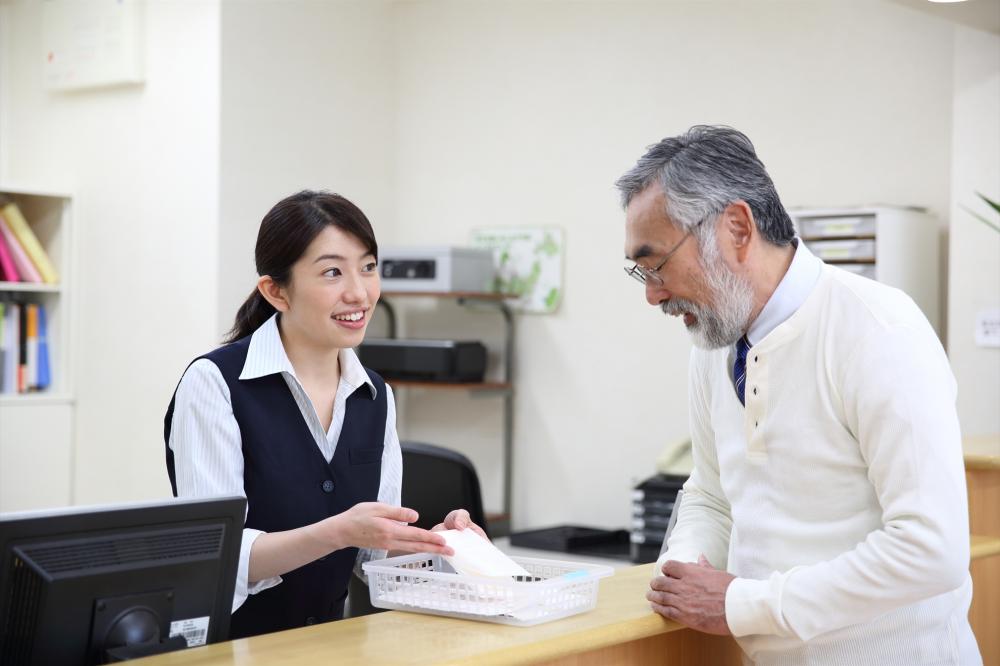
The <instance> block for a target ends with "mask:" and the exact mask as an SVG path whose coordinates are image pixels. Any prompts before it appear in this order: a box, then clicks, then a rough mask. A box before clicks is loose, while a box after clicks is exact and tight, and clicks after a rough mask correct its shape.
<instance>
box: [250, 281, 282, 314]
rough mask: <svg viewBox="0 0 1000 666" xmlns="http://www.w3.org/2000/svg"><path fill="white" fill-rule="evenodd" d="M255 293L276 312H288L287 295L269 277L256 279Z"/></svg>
mask: <svg viewBox="0 0 1000 666" xmlns="http://www.w3.org/2000/svg"><path fill="white" fill-rule="evenodd" d="M257 291H259V292H260V295H261V296H263V297H264V300H266V301H267V302H268V303H270V304H271V307H273V308H274V309H275V310H277V311H278V312H287V311H288V307H289V306H288V294H287V292H286V290H285V288H284V287H282V286H281V285H279V284H278V283H277V282H275V281H274V280H272V279H271V276H270V275H262V276H260V277H259V278H258V279H257Z"/></svg>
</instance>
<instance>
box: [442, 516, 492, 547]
mask: <svg viewBox="0 0 1000 666" xmlns="http://www.w3.org/2000/svg"><path fill="white" fill-rule="evenodd" d="M465 528H469V529H471V530H472V531H474V532H475V533H476V534H478V535H479V536H481V537H483V538H484V539H486V540H489V537H488V536H486V532H484V531H483V528H481V527H480V526H479V525H476V524H475V523H474V522H472V516H470V515H469V512H468V511H466V510H465V509H455V510H454V511H452V512H451V513H449V514H448V515H447V516H445V517H444V522H443V523H438V524H437V525H435V526H434V527H432V528H431V532H440V531H441V530H464V529H465Z"/></svg>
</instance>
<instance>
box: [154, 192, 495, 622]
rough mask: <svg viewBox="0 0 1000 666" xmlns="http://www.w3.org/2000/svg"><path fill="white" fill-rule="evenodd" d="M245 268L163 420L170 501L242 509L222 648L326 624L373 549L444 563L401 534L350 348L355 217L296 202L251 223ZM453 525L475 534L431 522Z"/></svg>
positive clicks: (421, 538)
mask: <svg viewBox="0 0 1000 666" xmlns="http://www.w3.org/2000/svg"><path fill="white" fill-rule="evenodd" d="M255 258H256V263H257V273H258V275H259V276H260V277H259V279H258V280H257V288H256V289H255V290H254V292H253V293H252V294H251V295H250V297H249V298H248V299H247V301H246V302H245V303H244V304H243V306H242V307H241V308H240V310H239V312H238V313H237V315H236V323H235V325H234V326H233V329H232V330H231V331H230V333H229V335H228V338H227V340H226V342H227V343H228V344H226V345H225V346H223V347H220V348H219V349H216V350H215V351H213V352H210V353H208V354H206V355H204V356H202V357H200V358H198V359H196V360H195V361H194V362H193V363H192V364H191V365H190V366H189V367H188V369H187V371H186V372H185V373H184V376H183V377H182V378H181V381H180V384H179V385H178V386H177V390H176V392H175V394H174V398H173V400H172V401H171V403H170V408H169V409H168V410H167V415H166V419H165V439H166V443H167V469H168V472H169V474H170V482H171V485H172V486H173V489H174V494H175V495H177V496H207V495H232V494H242V495H245V496H246V498H247V517H246V527H245V529H244V531H243V542H242V547H241V549H240V562H239V573H238V576H237V581H236V593H235V596H234V600H233V609H234V612H233V617H232V623H231V629H230V635H231V637H232V638H240V637H243V636H251V635H255V634H261V633H266V632H270V631H278V630H281V629H289V628H292V627H298V626H302V625H306V624H314V623H316V622H325V621H328V620H336V619H340V618H341V617H343V612H344V600H345V598H346V596H347V584H348V581H349V579H350V576H351V575H352V570H354V571H357V572H359V573H360V563H361V562H362V561H364V560H366V559H371V558H372V557H381V556H383V555H384V553H383V552H378V551H387V550H400V551H408V552H414V551H417V552H427V553H440V554H445V555H450V554H452V551H451V550H450V549H449V548H447V547H446V545H445V542H444V539H443V538H442V537H441V536H440V535H438V534H435V533H434V532H433V531H426V530H422V529H418V528H416V527H408V526H407V525H406V523H410V522H413V521H415V520H416V519H417V513H416V512H415V511H413V510H411V509H406V508H403V507H400V506H399V504H400V487H401V481H402V458H401V454H400V448H399V440H398V437H397V435H396V417H395V404H394V402H393V397H392V390H391V389H390V388H389V386H388V385H387V384H385V382H383V380H382V379H381V377H379V376H378V375H377V374H375V373H374V372H372V371H370V370H367V369H366V368H364V367H363V366H362V365H361V363H360V361H359V360H358V357H357V355H356V354H355V353H354V351H353V350H352V348H353V347H356V346H357V345H358V344H360V343H361V341H362V339H363V338H364V334H365V328H366V327H367V325H368V322H369V321H370V319H371V317H372V314H373V313H374V308H375V303H376V302H377V301H378V298H379V295H380V293H381V292H380V283H379V274H378V268H377V266H378V247H377V245H376V243H375V235H374V233H373V231H372V228H371V224H370V223H369V222H368V219H367V218H366V217H365V215H364V213H362V212H361V210H359V209H358V208H357V207H356V206H355V205H354V204H352V203H351V202H350V201H348V200H347V199H345V198H343V197H341V196H339V195H336V194H330V193H325V192H310V191H304V192H300V193H298V194H295V195H292V196H290V197H288V198H286V199H284V200H282V201H280V202H279V203H278V204H276V205H275V206H274V208H272V209H271V211H270V212H268V214H267V215H266V216H265V217H264V220H263V221H262V222H261V225H260V231H259V233H258V236H257V246H256V250H255ZM464 527H472V528H473V529H476V530H477V531H480V532H481V530H479V529H478V527H477V526H475V525H474V524H473V523H472V521H471V520H470V518H469V514H468V513H467V512H466V511H464V510H456V511H452V512H451V513H450V514H449V515H448V517H447V518H446V519H445V522H444V523H443V525H439V526H438V528H448V529H453V528H455V529H461V528H464ZM435 529H437V528H435ZM359 549H360V550H359ZM373 551H375V554H374V555H373Z"/></svg>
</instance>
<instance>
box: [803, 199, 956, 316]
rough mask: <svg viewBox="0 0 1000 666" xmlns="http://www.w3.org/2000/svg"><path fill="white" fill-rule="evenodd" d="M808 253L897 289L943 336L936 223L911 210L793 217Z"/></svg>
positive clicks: (881, 209)
mask: <svg viewBox="0 0 1000 666" xmlns="http://www.w3.org/2000/svg"><path fill="white" fill-rule="evenodd" d="M789 215H791V217H792V221H793V222H795V226H796V228H797V229H798V233H799V236H800V237H801V238H802V240H803V241H804V242H805V244H806V247H808V248H809V250H810V251H811V252H812V253H813V254H815V255H816V256H818V257H819V258H820V259H822V260H823V261H825V262H826V263H828V264H836V265H838V266H840V267H841V268H844V269H846V270H849V271H852V272H855V273H859V274H861V275H864V276H865V277H868V278H871V279H873V280H878V281H879V282H883V283H885V284H888V285H891V286H893V287H897V288H899V289H901V290H903V291H904V292H906V293H907V294H909V296H910V298H912V299H913V300H914V301H915V302H916V304H917V305H918V306H920V309H921V310H923V312H924V314H925V315H926V316H927V319H928V320H929V321H930V322H931V325H932V326H934V330H936V331H937V332H938V334H939V335H940V334H941V331H942V327H941V321H940V317H941V312H940V309H941V306H940V296H939V292H940V284H939V280H940V271H939V268H938V266H939V257H940V255H939V237H940V230H939V228H938V224H937V221H936V220H935V219H934V218H933V217H932V216H931V215H928V214H927V213H925V212H923V211H920V210H914V209H909V208H892V207H888V206H884V207H883V206H877V207H871V208H826V209H811V210H794V211H789Z"/></svg>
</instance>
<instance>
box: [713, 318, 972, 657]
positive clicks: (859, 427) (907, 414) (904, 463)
mask: <svg viewBox="0 0 1000 666" xmlns="http://www.w3.org/2000/svg"><path fill="white" fill-rule="evenodd" d="M852 344H853V343H852ZM837 353H838V354H839V357H840V358H842V359H844V362H843V363H842V364H841V365H840V366H839V367H836V368H834V369H833V370H832V374H831V379H832V381H833V384H834V386H835V390H837V391H839V400H840V402H841V404H842V408H843V414H844V420H845V423H844V426H845V427H847V428H848V429H849V430H850V432H851V433H852V434H853V435H854V437H855V438H856V439H857V441H858V445H859V447H860V451H861V455H862V457H863V458H864V460H865V462H866V463H867V466H868V479H869V481H870V482H871V484H872V487H873V489H874V491H875V494H876V496H877V498H878V502H879V506H880V507H881V522H882V525H881V527H880V528H879V529H876V530H874V531H872V532H871V533H869V534H868V535H867V536H866V538H865V539H864V540H863V541H861V542H860V543H858V544H857V545H856V546H855V547H854V548H853V549H851V550H848V551H846V552H844V553H842V554H840V555H838V556H836V557H834V558H833V559H830V560H828V561H823V562H818V563H815V564H810V565H808V566H800V567H794V568H792V569H791V570H788V571H783V572H774V573H773V574H771V576H770V577H769V578H768V579H766V580H749V579H742V578H738V579H736V580H734V581H733V583H732V584H731V585H730V586H729V589H728V591H727V594H726V619H727V622H728V624H729V627H730V629H731V630H732V632H733V634H734V635H736V636H745V635H749V634H777V635H779V636H788V637H796V638H798V639H800V640H803V641H807V640H809V639H810V638H812V637H814V636H817V635H819V634H822V633H825V632H828V631H832V630H835V629H839V628H842V627H846V626H848V625H852V624H857V623H863V622H867V621H869V620H872V619H874V618H876V617H878V616H879V615H882V614H884V613H887V612H889V611H891V610H894V609H896V608H899V607H902V606H905V605H909V604H912V603H915V602H918V601H920V600H923V599H926V598H929V597H932V596H936V595H939V594H942V593H945V592H948V591H950V590H953V589H955V588H958V587H960V586H961V585H962V584H964V582H965V581H966V579H967V577H968V566H969V524H968V507H967V503H966V489H965V476H964V468H963V464H962V449H961V437H960V432H959V426H958V416H957V413H956V410H955V393H956V390H955V379H954V377H953V375H952V373H951V369H950V368H949V366H948V361H947V358H946V357H945V354H944V350H943V349H942V348H941V345H940V343H939V342H938V340H937V338H936V336H935V335H934V333H933V331H932V330H931V329H930V326H927V325H923V326H920V325H917V324H914V325H909V326H902V325H895V326H884V327H883V329H882V330H881V331H880V333H879V334H877V335H869V336H868V337H867V339H865V340H863V341H861V342H860V344H857V345H855V347H854V349H847V348H846V345H843V344H842V345H840V349H839V350H838V352H837ZM837 399H838V398H837V397H835V398H834V401H836V400H837Z"/></svg>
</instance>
